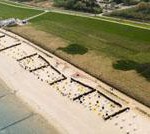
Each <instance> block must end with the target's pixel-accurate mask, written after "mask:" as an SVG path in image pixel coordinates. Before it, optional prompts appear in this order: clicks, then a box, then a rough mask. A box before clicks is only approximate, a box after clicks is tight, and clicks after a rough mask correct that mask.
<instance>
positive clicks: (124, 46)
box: [0, 4, 150, 106]
mask: <svg viewBox="0 0 150 134" xmlns="http://www.w3.org/2000/svg"><path fill="white" fill-rule="evenodd" d="M39 12H40V11H36V10H31V9H30V10H28V9H21V8H15V7H10V6H4V5H2V4H0V17H5V18H8V17H19V18H26V17H29V16H33V15H34V14H38V13H39ZM29 26H30V27H33V28H35V29H36V30H38V31H42V32H43V31H44V32H46V33H47V34H52V35H55V36H57V37H60V38H62V39H64V40H66V41H67V42H69V43H68V44H67V45H66V47H62V48H60V46H58V48H57V45H56V47H55V48H57V49H56V50H55V51H56V52H57V54H58V55H59V56H61V57H62V58H64V59H66V58H65V56H67V57H68V58H69V59H67V60H68V61H69V62H72V63H73V64H75V65H77V66H79V67H81V68H82V69H84V70H86V71H87V72H90V73H91V74H93V75H95V76H97V77H98V78H101V77H102V78H105V80H107V81H108V82H109V81H111V82H112V83H113V84H114V85H115V84H116V85H119V86H120V87H123V88H120V90H121V91H122V92H124V93H126V94H127V95H129V96H131V97H133V98H135V99H137V100H139V101H140V102H142V103H144V104H146V105H147V106H150V90H149V87H150V30H146V29H141V28H136V27H132V26H127V25H121V24H117V23H112V22H107V21H102V20H96V19H91V18H87V17H79V16H72V15H65V14H60V13H52V12H49V13H47V14H44V15H43V16H40V17H38V18H35V19H33V20H32V21H31V24H30V25H29ZM22 29H23V28H22ZM24 33H25V32H24V31H22V33H21V32H19V34H20V35H23V34H24ZM35 34H36V32H35ZM32 36H33V37H34V36H35V35H32ZM32 36H31V34H30V32H28V33H27V35H26V38H28V39H30V40H32ZM42 39H43V38H42V36H38V38H37V40H42ZM52 41H53V40H52ZM42 42H45V40H42ZM72 44H73V45H72ZM39 45H40V46H41V47H43V48H45V49H47V50H48V51H51V46H50V45H49V43H48V44H47V46H46V47H45V46H44V45H43V44H42V43H41V44H39ZM75 45H77V46H75ZM79 48H82V51H81V50H79ZM78 50H79V51H78ZM59 52H60V53H59ZM62 52H63V53H66V55H65V56H63V55H61V54H62ZM91 53H92V54H94V56H93V55H92V56H91V55H90V54H91ZM93 59H96V60H93ZM108 61H110V62H108ZM133 71H134V72H133ZM102 74H103V75H102Z"/></svg>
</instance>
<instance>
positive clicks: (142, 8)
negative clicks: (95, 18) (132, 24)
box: [108, 2, 150, 22]
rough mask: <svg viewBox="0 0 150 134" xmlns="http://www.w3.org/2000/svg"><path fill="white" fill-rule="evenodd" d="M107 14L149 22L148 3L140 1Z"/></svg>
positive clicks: (149, 10)
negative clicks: (131, 6)
mask: <svg viewBox="0 0 150 134" xmlns="http://www.w3.org/2000/svg"><path fill="white" fill-rule="evenodd" d="M108 15H109V16H113V17H120V18H126V19H132V20H140V21H148V22H150V3H146V2H141V3H139V4H138V5H137V6H135V7H133V8H130V9H124V10H120V11H114V12H112V13H110V14H108Z"/></svg>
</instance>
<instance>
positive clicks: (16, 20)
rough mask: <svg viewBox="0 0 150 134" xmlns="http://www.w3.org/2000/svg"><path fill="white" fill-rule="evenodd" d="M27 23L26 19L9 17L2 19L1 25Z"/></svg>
mask: <svg viewBox="0 0 150 134" xmlns="http://www.w3.org/2000/svg"><path fill="white" fill-rule="evenodd" d="M25 24H27V21H26V20H20V19H15V18H9V19H5V20H0V27H5V26H15V25H25Z"/></svg>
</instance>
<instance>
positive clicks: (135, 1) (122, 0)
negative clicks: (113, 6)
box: [113, 0, 150, 5]
mask: <svg viewBox="0 0 150 134" xmlns="http://www.w3.org/2000/svg"><path fill="white" fill-rule="evenodd" d="M113 2H115V3H117V4H120V3H123V4H125V5H135V4H138V3H139V2H150V0H113Z"/></svg>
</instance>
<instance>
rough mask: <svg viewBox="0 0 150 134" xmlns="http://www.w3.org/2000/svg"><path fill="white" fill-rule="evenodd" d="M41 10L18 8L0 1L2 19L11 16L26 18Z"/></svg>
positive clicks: (0, 16)
mask: <svg viewBox="0 0 150 134" xmlns="http://www.w3.org/2000/svg"><path fill="white" fill-rule="evenodd" d="M41 12H42V11H39V10H32V9H24V8H18V7H17V8H16V7H12V6H9V5H4V4H2V3H0V19H7V18H11V17H13V18H19V19H25V18H28V17H31V16H33V15H36V14H39V13H41Z"/></svg>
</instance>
